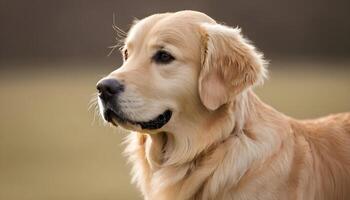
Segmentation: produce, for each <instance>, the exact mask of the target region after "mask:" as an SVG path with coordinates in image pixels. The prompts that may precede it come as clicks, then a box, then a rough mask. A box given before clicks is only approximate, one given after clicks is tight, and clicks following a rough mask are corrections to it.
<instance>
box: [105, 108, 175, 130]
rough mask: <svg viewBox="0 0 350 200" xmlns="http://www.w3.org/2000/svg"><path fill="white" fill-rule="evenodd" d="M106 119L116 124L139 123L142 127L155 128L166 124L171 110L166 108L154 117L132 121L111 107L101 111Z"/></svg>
mask: <svg viewBox="0 0 350 200" xmlns="http://www.w3.org/2000/svg"><path fill="white" fill-rule="evenodd" d="M103 115H104V118H105V120H106V121H108V122H110V123H112V124H113V125H115V126H117V125H118V124H127V123H129V124H131V125H139V126H140V127H141V128H142V129H148V130H155V129H160V128H162V127H163V126H164V125H165V124H167V123H168V122H169V120H170V118H171V116H172V111H171V110H166V111H164V112H163V113H162V114H160V115H158V116H157V117H156V118H154V119H152V120H149V121H133V120H130V119H128V118H126V117H125V116H124V115H123V114H122V113H119V112H115V111H113V110H112V109H106V110H105V111H104V113H103Z"/></svg>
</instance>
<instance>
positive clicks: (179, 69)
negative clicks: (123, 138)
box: [97, 11, 265, 133]
mask: <svg viewBox="0 0 350 200" xmlns="http://www.w3.org/2000/svg"><path fill="white" fill-rule="evenodd" d="M122 54H123V57H124V63H123V65H122V66H121V67H120V68H118V69H117V70H115V71H113V72H112V73H110V74H109V75H108V76H106V77H104V78H103V79H102V80H100V81H99V82H98V84H97V89H98V91H99V105H100V110H101V113H102V115H103V117H104V119H105V120H106V121H108V122H111V123H113V124H115V125H117V124H118V125H120V126H122V127H124V128H126V129H130V130H137V131H142V132H149V133H154V132H161V131H165V132H173V133H174V132H177V131H179V130H180V129H178V128H179V127H191V126H192V127H198V125H199V124H203V125H205V124H206V123H209V122H210V121H211V122H212V121H213V118H214V119H215V118H217V117H219V116H218V114H217V113H218V112H220V110H221V109H220V108H221V107H223V106H224V105H227V104H229V103H230V102H234V100H235V97H236V96H237V95H238V94H240V93H241V92H242V91H244V90H245V89H247V88H249V87H251V86H253V85H255V84H256V83H259V82H261V80H262V79H263V77H264V74H265V69H264V63H263V59H262V57H261V55H260V54H259V53H257V52H256V50H255V48H254V47H253V46H252V45H250V44H249V42H247V40H245V39H244V38H243V37H242V35H241V33H240V30H239V29H237V28H230V27H227V26H224V25H220V24H217V23H216V22H215V21H214V20H213V19H211V18H210V17H208V16H207V15H205V14H203V13H199V12H194V11H181V12H176V13H164V14H156V15H152V16H149V17H147V18H145V19H142V20H140V21H138V22H136V23H135V24H134V25H133V26H132V28H131V29H130V31H129V33H128V35H127V37H126V39H125V45H124V47H123V49H122Z"/></svg>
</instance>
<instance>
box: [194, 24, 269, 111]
mask: <svg viewBox="0 0 350 200" xmlns="http://www.w3.org/2000/svg"><path fill="white" fill-rule="evenodd" d="M201 35H202V47H201V48H202V57H201V63H202V66H201V67H202V68H201V72H200V75H199V83H198V86H199V95H200V98H201V101H202V103H203V104H204V106H205V107H207V108H208V109H209V110H216V109H217V108H219V107H220V106H221V105H223V104H225V103H227V102H229V101H230V100H232V98H233V97H234V96H235V95H237V94H238V93H240V92H242V91H243V90H244V89H246V88H248V87H250V86H253V85H255V84H257V83H261V82H262V81H263V79H264V77H265V71H266V70H265V61H264V60H263V57H262V54H260V53H259V52H257V51H256V50H255V48H254V46H252V45H251V44H250V43H249V41H247V40H246V39H244V38H243V36H242V35H241V31H240V29H238V28H230V27H227V26H224V25H220V24H202V25H201Z"/></svg>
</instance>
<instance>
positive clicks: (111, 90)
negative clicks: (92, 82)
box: [96, 79, 124, 98]
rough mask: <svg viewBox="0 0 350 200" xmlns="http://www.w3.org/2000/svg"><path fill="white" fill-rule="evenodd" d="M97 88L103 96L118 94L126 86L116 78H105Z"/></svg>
mask: <svg viewBox="0 0 350 200" xmlns="http://www.w3.org/2000/svg"><path fill="white" fill-rule="evenodd" d="M96 88H97V90H98V92H99V93H100V96H101V97H102V98H107V97H111V96H113V95H117V94H118V93H120V92H121V91H123V90H124V86H123V85H122V84H120V83H119V81H118V80H116V79H104V80H102V81H100V82H98V83H97V85H96Z"/></svg>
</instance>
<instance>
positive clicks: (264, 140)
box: [97, 11, 350, 200]
mask: <svg viewBox="0 0 350 200" xmlns="http://www.w3.org/2000/svg"><path fill="white" fill-rule="evenodd" d="M124 42H125V45H124V46H123V48H122V53H123V57H124V62H123V65H122V66H121V67H120V68H119V69H117V70H115V71H113V72H112V73H110V74H109V75H108V76H107V77H104V78H103V79H101V80H100V81H99V82H98V84H97V89H98V90H99V94H98V95H99V98H98V102H99V106H100V111H101V114H102V115H103V118H104V119H105V120H106V121H108V122H110V123H112V124H114V125H116V126H117V125H118V126H121V127H124V128H125V129H127V130H131V131H132V132H131V133H130V135H128V139H127V149H126V153H127V156H128V157H129V158H130V160H131V162H132V164H133V169H132V174H133V181H134V182H135V183H136V184H137V186H138V187H139V189H140V190H141V192H142V194H143V196H144V198H145V199H148V200H157V199H166V200H172V199H178V200H186V199H234V200H243V199H246V200H254V199H267V200H274V199H276V200H281V199H293V200H295V199H298V200H301V199H304V200H311V199H314V200H340V199H342V200H349V199H350V113H344V114H337V115H332V116H329V117H325V118H322V119H317V120H308V121H298V120H295V119H292V118H290V117H288V116H285V115H283V114H282V113H280V112H278V111H276V110H275V109H273V108H271V107H270V106H268V105H266V104H264V103H263V102H262V101H260V100H259V98H258V97H257V96H256V95H255V94H254V93H253V91H252V88H253V86H255V85H257V84H261V83H262V82H263V80H264V78H265V76H266V62H265V61H264V60H263V56H262V54H261V53H259V52H258V51H257V50H256V49H255V48H254V46H253V45H252V44H251V43H250V42H249V41H248V40H247V39H245V38H244V37H243V36H242V35H241V32H240V29H238V28H231V27H228V26H225V25H221V24H218V23H216V22H215V21H214V20H213V19H212V18H210V17H208V16H207V15H205V14H203V13H200V12H195V11H180V12H175V13H163V14H155V15H152V16H149V17H146V18H144V19H142V20H139V21H137V22H135V24H134V25H133V26H132V28H131V29H130V31H129V33H128V35H127V37H126V38H125V41H124Z"/></svg>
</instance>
